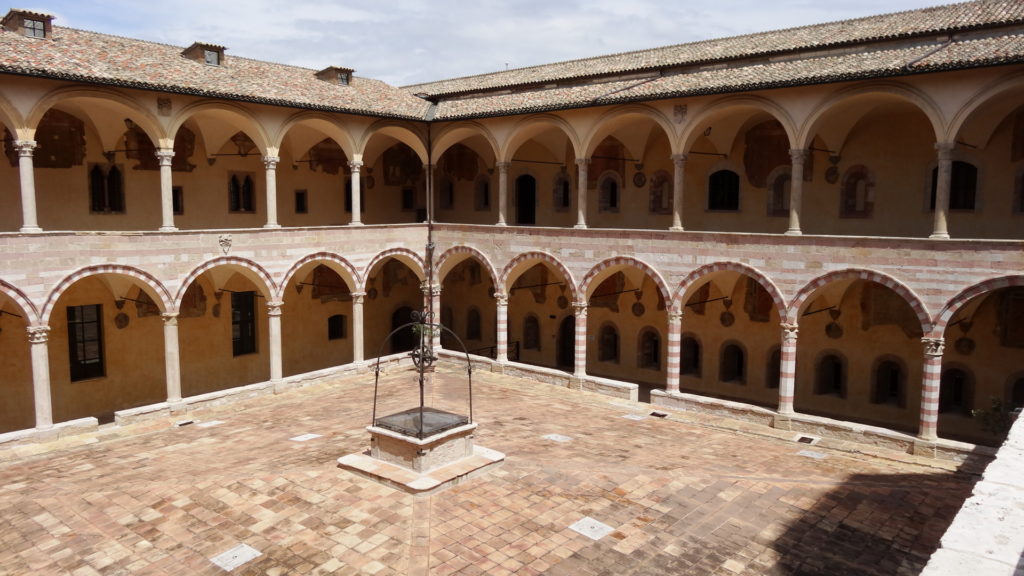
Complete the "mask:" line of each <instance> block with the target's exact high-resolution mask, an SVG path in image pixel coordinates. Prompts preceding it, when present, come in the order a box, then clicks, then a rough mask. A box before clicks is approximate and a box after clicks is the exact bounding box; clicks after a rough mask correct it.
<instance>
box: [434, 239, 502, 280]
mask: <svg viewBox="0 0 1024 576" xmlns="http://www.w3.org/2000/svg"><path fill="white" fill-rule="evenodd" d="M468 258H475V259H476V260H477V261H478V262H480V264H481V265H483V267H484V270H486V271H487V274H488V275H489V276H490V277H491V283H492V284H493V285H494V287H495V289H497V287H498V272H497V271H496V270H495V269H494V266H493V265H492V264H491V261H490V260H488V259H487V256H485V255H484V253H483V252H481V251H479V250H477V249H476V248H473V247H472V246H461V245H460V246H452V247H451V248H449V249H447V250H445V251H444V253H443V254H441V256H440V257H438V259H437V265H436V266H435V268H434V276H435V277H436V278H437V281H438V282H443V281H444V276H447V275H448V272H451V270H452V269H453V268H455V266H456V265H458V264H460V263H461V262H462V261H463V260H466V259H468ZM449 260H451V264H450V265H449V264H448V262H449ZM442 272H443V274H442Z"/></svg>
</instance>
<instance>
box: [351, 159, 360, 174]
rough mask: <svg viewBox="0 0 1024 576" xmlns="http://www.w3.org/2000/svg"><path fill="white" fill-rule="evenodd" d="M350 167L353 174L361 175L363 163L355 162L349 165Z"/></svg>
mask: <svg viewBox="0 0 1024 576" xmlns="http://www.w3.org/2000/svg"><path fill="white" fill-rule="evenodd" d="M348 167H349V168H351V169H352V173H353V174H359V170H360V169H362V167H363V163H362V162H360V161H358V160H353V161H351V162H349V163H348Z"/></svg>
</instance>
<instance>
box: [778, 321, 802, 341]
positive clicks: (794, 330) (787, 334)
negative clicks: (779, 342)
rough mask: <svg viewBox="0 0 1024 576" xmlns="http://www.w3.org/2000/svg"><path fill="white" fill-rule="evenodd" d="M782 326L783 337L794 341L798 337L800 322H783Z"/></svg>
mask: <svg viewBox="0 0 1024 576" xmlns="http://www.w3.org/2000/svg"><path fill="white" fill-rule="evenodd" d="M780 326H782V339H783V340H786V341H794V340H796V338H797V334H798V333H799V332H800V326H799V325H798V324H795V323H793V324H791V323H789V322H783V323H781V324H780Z"/></svg>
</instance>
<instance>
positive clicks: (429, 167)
mask: <svg viewBox="0 0 1024 576" xmlns="http://www.w3.org/2000/svg"><path fill="white" fill-rule="evenodd" d="M423 171H424V172H426V173H427V222H433V221H434V165H433V164H424V165H423Z"/></svg>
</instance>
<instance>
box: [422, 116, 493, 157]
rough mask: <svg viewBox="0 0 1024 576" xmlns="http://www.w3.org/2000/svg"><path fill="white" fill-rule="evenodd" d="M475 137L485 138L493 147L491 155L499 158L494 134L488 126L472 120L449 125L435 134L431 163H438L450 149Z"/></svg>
mask: <svg viewBox="0 0 1024 576" xmlns="http://www.w3.org/2000/svg"><path fill="white" fill-rule="evenodd" d="M473 136H480V137H481V138H483V139H484V140H485V141H486V142H487V144H488V145H489V146H490V147H491V153H492V154H493V155H494V157H495V158H497V157H498V148H499V146H498V141H497V139H496V138H495V137H494V134H493V133H492V132H491V131H490V129H488V128H487V126H484V125H483V124H481V123H479V122H476V121H472V120H470V121H466V122H459V123H455V124H449V125H447V126H444V127H443V128H441V129H440V130H438V132H437V134H434V138H433V146H432V149H431V153H432V154H433V155H434V157H433V158H431V159H430V162H431V163H437V161H438V160H440V159H441V156H443V155H444V153H445V152H446V151H447V150H448V149H449V148H451V147H452V146H454V145H455V144H457V143H458V142H461V141H462V140H465V139H467V138H471V137H473Z"/></svg>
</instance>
